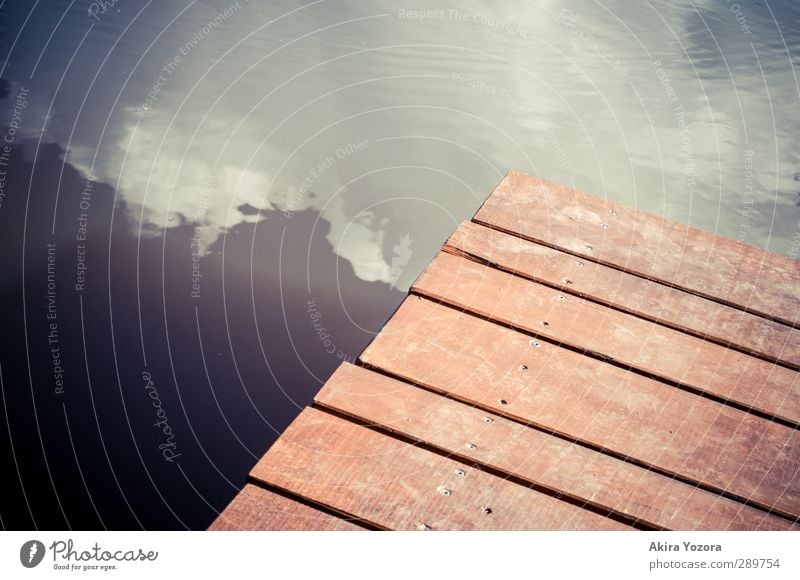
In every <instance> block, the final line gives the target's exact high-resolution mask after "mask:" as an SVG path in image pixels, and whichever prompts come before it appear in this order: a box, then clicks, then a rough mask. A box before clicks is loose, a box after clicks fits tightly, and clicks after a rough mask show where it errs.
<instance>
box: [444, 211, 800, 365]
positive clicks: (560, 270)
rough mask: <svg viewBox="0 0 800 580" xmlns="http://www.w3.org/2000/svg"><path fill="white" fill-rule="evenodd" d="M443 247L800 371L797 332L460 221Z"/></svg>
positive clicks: (678, 291) (664, 286) (709, 301)
mask: <svg viewBox="0 0 800 580" xmlns="http://www.w3.org/2000/svg"><path fill="white" fill-rule="evenodd" d="M445 248H446V249H450V250H452V251H454V252H458V253H464V254H467V255H469V256H472V257H475V258H478V259H481V260H485V261H486V262H487V263H489V264H491V265H494V266H496V267H498V268H500V269H502V270H505V271H508V272H513V273H517V274H519V275H521V276H524V277H526V278H530V279H533V280H537V281H541V282H543V283H545V284H548V285H551V286H554V287H557V288H560V289H562V290H563V291H564V292H568V293H571V294H576V295H579V296H585V297H589V298H592V299H593V300H595V301H598V302H602V303H603V304H608V305H611V306H613V307H614V308H617V309H621V310H625V311H627V312H630V313H632V314H636V315H638V316H641V317H644V318H647V319H650V320H653V321H656V322H659V323H662V324H665V325H668V326H671V327H673V328H676V329H678V330H683V331H685V332H689V333H692V334H694V335H696V336H700V337H701V338H707V339H711V340H714V341H716V342H718V343H720V344H723V345H733V346H735V347H737V348H739V349H741V350H743V351H745V352H748V353H751V354H755V355H757V356H762V357H764V358H767V359H770V360H772V361H780V362H782V363H783V364H786V365H790V366H792V367H793V368H795V369H797V368H799V367H800V329H796V328H792V327H790V326H787V325H785V324H781V323H779V322H775V321H774V320H769V319H767V318H763V317H761V316H757V315H755V314H751V313H748V312H744V311H742V310H739V309H738V308H733V307H730V306H726V305H724V304H720V303H719V302H713V301H711V300H707V299H705V298H702V297H700V296H697V295H695V294H690V293H688V292H684V291H682V290H679V289H677V288H674V287H670V286H666V285H664V284H659V283H657V282H653V281H650V280H647V279H645V278H641V277H639V276H636V275H633V274H629V273H626V272H623V271H621V270H617V269H615V268H610V267H608V266H603V265H602V264H598V263H595V262H591V261H588V260H583V259H580V258H577V257H575V256H573V255H571V254H567V253H565V252H561V251H559V250H555V249H553V248H550V247H547V246H543V245H541V244H536V243H534V242H530V241H527V240H524V239H522V238H519V237H517V236H512V235H510V234H506V233H503V232H500V231H497V230H492V229H490V228H487V227H484V226H481V225H478V224H475V223H472V222H464V223H462V224H461V225H460V226H459V227H458V228H457V229H456V231H455V232H454V233H453V235H452V236H450V239H449V240H448V241H447V244H446V246H445Z"/></svg>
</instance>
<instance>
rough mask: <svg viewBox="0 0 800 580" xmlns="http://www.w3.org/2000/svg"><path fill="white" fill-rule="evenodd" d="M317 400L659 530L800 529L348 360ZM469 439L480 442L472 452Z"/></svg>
mask: <svg viewBox="0 0 800 580" xmlns="http://www.w3.org/2000/svg"><path fill="white" fill-rule="evenodd" d="M314 400H315V401H316V402H317V403H319V404H320V405H324V406H325V407H328V408H331V409H334V410H336V411H338V412H340V413H343V414H346V415H348V416H353V417H356V418H359V419H361V420H362V421H365V422H367V423H369V424H374V425H379V426H381V427H383V428H386V429H389V430H392V431H395V432H398V433H402V434H403V435H406V436H408V437H411V438H413V439H415V440H417V441H421V442H424V443H426V444H428V445H433V446H435V447H437V448H439V449H441V450H442V451H445V452H447V453H451V454H452V455H453V456H454V457H461V458H463V459H465V460H468V461H469V460H472V461H478V462H480V463H481V464H482V465H486V466H488V467H490V468H493V469H495V470H497V471H501V472H504V473H506V474H508V475H514V476H516V477H519V478H521V479H524V480H526V481H528V482H529V483H531V484H537V485H540V486H544V487H547V488H549V489H551V490H554V491H556V492H562V493H564V494H565V495H567V496H571V497H574V498H576V499H579V500H580V501H583V502H588V503H591V504H594V505H596V506H599V507H602V508H605V509H607V510H613V511H615V512H617V513H620V514H625V515H627V516H629V517H631V518H632V519H635V520H638V521H641V522H644V523H647V524H649V525H651V526H654V527H657V528H664V529H678V530H701V529H706V530H761V529H771V530H788V529H793V528H795V526H793V525H792V523H791V522H789V521H788V520H785V519H782V518H778V517H775V516H773V515H770V514H768V513H766V512H764V511H762V510H759V509H755V508H752V507H749V506H746V505H743V504H742V503H739V502H736V501H733V500H730V499H727V498H724V497H721V496H719V495H717V494H714V493H711V492H708V491H705V490H702V489H699V488H697V487H695V486H693V485H690V484H687V483H684V482H681V481H678V480H675V479H674V478H671V477H667V476H664V475H660V474H658V473H654V472H653V471H650V470H648V469H645V468H642V467H638V466H636V465H633V464H631V463H627V462H625V461H622V460H620V459H617V458H614V457H611V456H608V455H604V454H602V453H599V452H597V451H593V450H591V449H587V448H586V447H582V446H580V445H576V444H574V443H572V442H569V441H565V440H563V439H560V438H557V437H555V436H552V435H549V434H546V433H543V432H541V431H537V430H534V429H531V428H529V427H526V426H524V425H521V424H519V423H516V422H513V421H510V420H508V419H504V418H503V417H501V416H499V415H496V414H493V413H487V412H485V411H482V410H480V409H477V408H475V407H472V406H469V405H465V404H462V403H459V402H456V401H454V400H453V399H448V398H445V397H442V396H441V395H437V394H434V393H431V392H428V391H425V390H423V389H420V388H418V387H415V386H412V385H409V384H407V383H403V382H401V381H398V380H395V379H392V378H389V377H386V376H384V375H381V374H378V373H376V372H372V371H370V370H367V369H364V368H361V367H356V366H353V365H350V364H343V365H342V366H340V367H339V368H338V369H337V370H336V372H335V373H334V374H333V376H332V377H331V378H330V379H329V380H328V382H327V383H325V386H324V387H323V388H322V390H321V391H320V392H319V393H318V394H317V396H316V397H315V399H314ZM443 426H445V428H443ZM466 443H472V444H473V445H474V446H475V449H474V450H473V451H472V452H471V453H465V451H464V449H465V444H466Z"/></svg>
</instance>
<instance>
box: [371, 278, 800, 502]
mask: <svg viewBox="0 0 800 580" xmlns="http://www.w3.org/2000/svg"><path fill="white" fill-rule="evenodd" d="M454 283H455V284H458V283H460V282H454ZM497 293H498V294H501V295H502V292H499V291H498V292H497ZM498 300H500V299H498ZM361 360H362V361H363V362H365V363H367V364H368V365H371V366H375V367H378V368H381V369H384V370H386V371H388V372H391V373H392V374H394V375H397V376H399V377H402V378H404V379H406V380H409V381H411V382H414V383H418V384H421V385H425V386H427V387H429V388H431V389H434V390H436V391H439V392H441V393H446V394H448V395H451V396H455V397H457V398H459V399H461V400H463V401H466V402H469V403H472V404H478V405H481V406H482V407H484V408H487V409H490V410H491V411H493V412H495V413H499V414H502V415H504V416H507V417H511V418H514V419H516V420H519V421H522V422H525V423H530V424H533V425H537V426H540V427H542V428H544V429H547V430H552V431H553V432H556V433H560V434H563V435H565V436H567V437H570V438H574V439H575V440H579V441H583V442H586V443H587V444H591V445H593V446H595V447H597V448H600V449H607V450H610V451H612V452H615V453H618V454H621V455H624V456H628V457H631V458H633V459H635V460H637V461H640V462H642V463H643V464H647V465H650V466H655V467H657V468H659V469H661V470H663V471H665V472H668V473H670V474H677V475H680V476H682V477H685V478H687V479H690V480H692V481H697V482H700V483H703V484H705V485H707V486H709V487H713V488H715V489H717V490H720V491H726V492H729V493H730V494H734V495H736V496H739V497H741V498H746V499H748V500H751V501H752V502H755V503H757V504H759V505H761V506H763V507H765V508H774V509H776V510H777V511H779V512H781V513H783V514H786V515H789V516H792V517H798V516H800V459H799V458H800V436H798V432H797V430H795V429H793V428H790V427H787V426H784V425H781V424H779V423H775V422H771V421H768V420H766V419H763V418H761V417H758V416H756V415H752V414H749V413H746V412H743V411H740V410H738V409H735V408H732V407H729V406H727V405H723V404H720V403H717V402H715V401H712V400H709V399H706V398H703V397H699V396H697V395H694V394H692V393H689V392H686V391H684V390H681V389H679V388H675V387H672V386H670V385H667V384H664V383H662V382H660V381H657V380H653V379H650V378H646V377H643V376H641V375H639V374H636V373H633V372H630V371H627V370H625V369H623V368H620V367H617V366H614V365H611V364H607V363H604V362H602V361H599V360H597V359H593V358H590V357H587V356H583V355H581V354H580V353H577V352H574V351H571V350H568V349H565V348H562V347H560V346H557V345H554V344H551V343H548V342H546V341H543V340H537V339H535V338H531V337H530V336H527V335H525V334H522V333H520V332H516V331H514V330H511V329H508V328H504V327H502V326H499V325H496V324H493V323H491V322H487V321H485V320H481V319H479V318H476V317H474V316H471V315H469V314H467V313H463V312H459V311H457V310H454V309H452V308H448V307H446V306H441V305H438V304H435V303H433V302H431V301H429V300H426V299H423V298H421V297H416V296H411V297H409V298H407V299H406V300H405V302H404V303H403V304H402V305H401V307H400V309H399V310H398V311H397V312H396V313H395V314H394V316H393V317H392V319H391V320H390V321H389V323H388V324H387V325H386V326H385V327H384V328H383V330H382V331H381V333H380V334H379V335H378V336H377V337H376V338H375V339H374V340H373V342H372V343H371V344H370V345H369V347H368V348H367V349H366V350H365V352H364V353H363V354H362V355H361ZM398 404H399V403H398ZM447 428H448V427H447V426H443V429H447ZM465 453H467V455H469V450H466V451H465Z"/></svg>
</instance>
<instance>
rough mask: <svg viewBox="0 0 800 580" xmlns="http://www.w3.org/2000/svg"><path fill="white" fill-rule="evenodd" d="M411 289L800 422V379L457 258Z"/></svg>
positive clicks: (438, 263)
mask: <svg viewBox="0 0 800 580" xmlns="http://www.w3.org/2000/svg"><path fill="white" fill-rule="evenodd" d="M414 290H415V291H417V292H419V293H421V294H424V295H425V296H429V297H431V298H434V299H436V300H441V301H443V302H446V303H448V304H452V305H454V306H456V307H458V308H464V309H466V310H468V311H470V312H474V313H476V314H479V315H481V316H485V317H488V318H491V319H493V320H497V321H499V322H502V323H505V324H510V325H512V326H514V327H516V328H521V329H523V330H526V331H529V332H533V333H536V334H537V335H539V336H544V337H547V338H550V339H553V340H555V341H558V342H560V343H563V344H566V345H569V346H572V347H574V348H577V349H580V350H584V351H586V350H588V351H591V352H595V353H599V354H602V355H604V356H607V357H611V358H612V359H614V360H615V361H617V362H619V363H621V364H625V365H629V366H630V367H632V368H635V369H639V370H640V371H643V372H646V373H648V374H652V375H656V376H658V377H661V378H664V379H667V380H669V381H674V382H676V383H680V384H682V385H686V386H688V387H691V388H693V389H696V390H698V391H703V392H706V393H709V394H712V395H715V396H717V397H720V398H722V399H725V400H729V401H733V402H735V403H738V404H740V405H742V406H744V407H747V408H752V409H755V410H757V411H761V412H763V413H766V414H768V415H770V416H775V417H779V418H782V419H784V420H786V421H789V422H792V423H794V424H798V423H800V373H798V372H797V371H795V370H792V369H788V368H785V367H781V366H778V365H775V364H774V363H770V362H768V361H765V360H762V359H758V358H755V357H752V356H749V355H746V354H743V353H740V352H738V351H734V350H731V349H727V348H725V347H723V346H720V345H717V344H714V343H711V342H708V341H704V340H702V339H699V338H696V337H694V336H689V335H687V334H685V333H682V332H679V331H677V330H673V329H671V328H666V327H663V326H660V325H657V324H653V323H651V322H649V321H646V320H642V319H641V318H638V317H636V316H633V315H630V314H626V313H623V312H618V311H616V310H612V309H610V308H606V307H604V306H602V305H599V304H595V303H593V302H590V301H587V300H584V299H582V298H579V297H577V296H570V295H568V294H566V293H564V292H561V291H559V290H555V289H553V288H549V287H546V286H543V285H541V284H537V283H535V282H531V281H529V280H525V279H523V278H520V277H518V276H513V275H511V274H507V273H505V272H501V271H499V270H495V269H493V268H487V267H485V266H483V265H481V264H478V263H476V262H473V261H471V260H467V259H465V258H462V257H459V256H453V255H451V254H447V253H440V254H439V255H438V256H437V257H436V258H435V259H434V261H433V262H432V263H431V264H430V265H429V266H428V268H427V269H426V270H425V272H423V274H422V275H421V276H420V277H419V279H418V280H417V281H416V283H415V284H414Z"/></svg>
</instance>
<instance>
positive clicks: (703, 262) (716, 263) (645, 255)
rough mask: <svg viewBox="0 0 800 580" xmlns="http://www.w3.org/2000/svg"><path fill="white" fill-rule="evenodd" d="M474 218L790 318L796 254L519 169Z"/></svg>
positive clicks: (798, 288) (798, 268)
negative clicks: (715, 232) (748, 242)
mask: <svg viewBox="0 0 800 580" xmlns="http://www.w3.org/2000/svg"><path fill="white" fill-rule="evenodd" d="M473 221H475V222H478V223H483V224H488V225H491V226H493V227H496V228H500V229H503V230H506V231H509V232H512V233H516V234H519V235H521V236H524V237H526V238H528V239H531V240H534V241H539V242H542V243H545V244H547V245H551V246H554V247H557V248H560V249H564V250H566V251H568V252H571V253H574V254H576V255H579V256H582V257H584V258H587V259H590V260H595V261H598V262H601V263H604V264H609V265H613V266H615V267H617V268H622V269H624V270H626V271H629V272H633V273H636V274H639V275H642V276H645V277H648V278H652V279H654V280H659V281H661V282H664V283H666V284H668V285H674V286H678V287H681V288H684V289H687V290H689V291H691V292H694V293H697V294H700V295H703V296H707V297H711V298H714V299H717V300H720V301H722V302H725V303H727V304H729V305H732V306H734V307H736V308H743V309H746V310H749V311H751V312H756V313H759V314H762V315H764V316H768V317H771V318H774V319H776V320H780V321H782V322H785V323H787V324H790V325H794V324H796V323H797V322H798V316H800V262H798V261H797V260H792V259H790V258H788V257H784V256H779V255H777V254H772V253H769V252H765V251H764V250H760V249H758V248H754V247H752V246H748V245H746V244H742V243H739V242H735V241H733V240H728V239H725V238H722V237H719V236H715V235H713V234H711V233H708V232H704V231H701V230H698V229H696V228H692V227H689V226H685V225H682V224H678V223H675V222H671V221H668V220H665V219H663V218H660V217H658V216H655V215H652V214H649V213H646V212H643V211H641V210H637V209H632V208H628V207H625V206H623V205H621V204H618V203H614V202H611V201H608V200H605V199H601V198H598V197H595V196H592V195H589V194H586V193H582V192H579V191H575V190H574V189H571V188H568V187H564V186H562V185H557V184H554V183H551V182H549V181H546V180H543V179H539V178H536V177H531V176H529V175H525V174H523V173H519V172H510V173H509V174H508V175H506V177H505V178H504V179H503V181H502V182H501V183H500V184H499V185H498V186H497V188H496V189H495V190H494V192H493V193H492V194H491V196H490V197H489V198H488V199H487V201H486V203H484V205H483V207H482V208H481V209H480V211H478V213H477V214H476V215H475V218H474V219H473Z"/></svg>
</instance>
